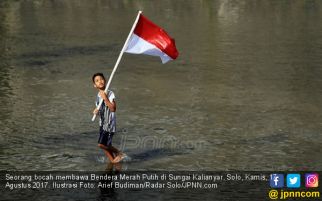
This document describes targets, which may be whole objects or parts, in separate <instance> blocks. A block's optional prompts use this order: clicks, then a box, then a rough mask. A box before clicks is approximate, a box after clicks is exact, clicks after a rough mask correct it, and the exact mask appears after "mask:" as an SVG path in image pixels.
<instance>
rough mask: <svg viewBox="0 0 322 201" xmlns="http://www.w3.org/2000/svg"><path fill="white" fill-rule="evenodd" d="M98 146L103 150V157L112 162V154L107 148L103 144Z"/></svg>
mask: <svg viewBox="0 0 322 201" xmlns="http://www.w3.org/2000/svg"><path fill="white" fill-rule="evenodd" d="M98 146H99V147H100V148H101V149H103V151H104V153H105V155H106V156H107V157H108V159H110V161H111V162H113V160H114V156H113V152H112V151H111V150H109V148H108V147H107V146H105V145H103V144H98Z"/></svg>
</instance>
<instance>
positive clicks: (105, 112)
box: [92, 73, 125, 163]
mask: <svg viewBox="0 0 322 201" xmlns="http://www.w3.org/2000/svg"><path fill="white" fill-rule="evenodd" d="M92 80H93V84H94V87H95V88H96V89H98V94H97V99H96V108H95V109H94V111H93V114H96V115H99V116H100V123H99V125H100V136H99V139H98V146H99V147H100V148H101V149H103V151H104V152H105V155H106V156H107V157H108V158H109V159H110V161H111V162H112V163H118V162H120V161H121V160H122V158H124V157H125V155H124V154H123V153H121V152H120V151H119V150H118V149H116V148H115V147H113V146H112V139H113V135H114V133H115V131H116V117H115V111H116V103H115V95H114V93H113V92H112V91H110V90H109V91H108V92H107V94H105V91H104V90H105V84H106V80H105V77H104V75H103V74H102V73H95V74H94V75H93V77H92ZM101 99H103V103H102V106H101V107H100V108H99V109H97V106H98V104H99V102H100V100H101Z"/></svg>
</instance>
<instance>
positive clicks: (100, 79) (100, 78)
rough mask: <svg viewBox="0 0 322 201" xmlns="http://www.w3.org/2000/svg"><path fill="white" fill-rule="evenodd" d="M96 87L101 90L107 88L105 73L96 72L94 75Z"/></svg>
mask: <svg viewBox="0 0 322 201" xmlns="http://www.w3.org/2000/svg"><path fill="white" fill-rule="evenodd" d="M92 80H93V84H94V87H95V88H97V89H100V90H104V89H105V82H106V80H105V77H104V75H103V73H95V74H94V75H93V77H92Z"/></svg>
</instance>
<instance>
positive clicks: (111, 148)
mask: <svg viewBox="0 0 322 201" xmlns="http://www.w3.org/2000/svg"><path fill="white" fill-rule="evenodd" d="M109 148H110V150H111V151H112V152H113V153H115V154H116V156H117V155H119V154H120V153H121V151H120V150H118V149H117V148H115V147H113V146H110V147H109Z"/></svg>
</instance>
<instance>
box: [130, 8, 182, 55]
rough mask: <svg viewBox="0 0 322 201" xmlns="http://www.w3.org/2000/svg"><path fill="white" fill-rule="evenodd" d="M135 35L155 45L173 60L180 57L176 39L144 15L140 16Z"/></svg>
mask: <svg viewBox="0 0 322 201" xmlns="http://www.w3.org/2000/svg"><path fill="white" fill-rule="evenodd" d="M134 33H135V34H136V35H138V36H139V37H141V38H142V39H144V40H146V41H147V42H149V43H151V44H153V45H155V46H156V47H157V48H159V49H160V50H161V51H162V52H164V53H166V54H167V55H168V56H169V57H171V58H172V59H176V58H177V57H178V55H179V52H178V50H177V48H176V45H175V41H174V39H172V38H171V37H170V36H169V35H168V34H167V32H165V31H164V30H163V29H162V28H160V27H158V26H157V25H156V24H154V23H153V22H151V21H150V20H149V19H148V18H146V17H144V16H143V15H142V14H141V15H140V19H139V22H138V24H137V25H136V27H135V29H134Z"/></svg>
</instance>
